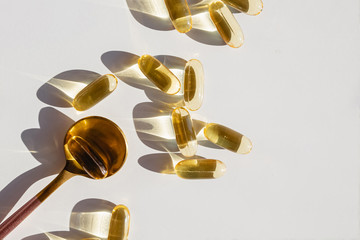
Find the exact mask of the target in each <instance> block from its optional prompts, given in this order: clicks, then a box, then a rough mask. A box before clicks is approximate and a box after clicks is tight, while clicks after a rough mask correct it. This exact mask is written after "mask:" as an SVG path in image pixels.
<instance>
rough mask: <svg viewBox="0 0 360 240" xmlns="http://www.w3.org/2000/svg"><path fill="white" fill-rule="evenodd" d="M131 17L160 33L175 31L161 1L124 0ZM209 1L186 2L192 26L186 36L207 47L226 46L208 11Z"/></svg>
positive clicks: (193, 0) (190, 0)
mask: <svg viewBox="0 0 360 240" xmlns="http://www.w3.org/2000/svg"><path fill="white" fill-rule="evenodd" d="M126 2H127V5H128V8H129V10H130V13H131V15H132V16H133V17H134V18H135V20H136V21H138V22H139V23H140V24H142V25H144V26H146V27H148V28H151V29H154V30H160V31H170V30H175V28H174V27H173V25H172V23H171V20H170V18H169V13H168V11H167V8H166V5H165V2H164V1H163V0H126ZM209 2H210V1H209V0H200V1H199V0H188V4H189V8H190V12H191V15H192V21H193V26H192V29H191V30H190V31H189V32H187V33H186V35H187V36H188V37H190V38H192V39H193V40H195V41H197V42H200V43H203V44H207V45H226V43H225V42H224V41H223V40H222V38H221V36H220V34H219V33H218V32H217V29H216V27H215V25H214V24H213V23H212V21H211V19H210V15H209V11H208V4H209Z"/></svg>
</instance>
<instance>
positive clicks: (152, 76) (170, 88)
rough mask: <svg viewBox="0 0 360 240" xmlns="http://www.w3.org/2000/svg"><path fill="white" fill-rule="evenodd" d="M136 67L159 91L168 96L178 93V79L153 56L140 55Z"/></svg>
mask: <svg viewBox="0 0 360 240" xmlns="http://www.w3.org/2000/svg"><path fill="white" fill-rule="evenodd" d="M138 65H139V68H140V70H141V71H142V73H143V74H144V75H145V76H146V77H147V78H148V79H149V80H150V81H151V82H152V83H153V84H154V85H155V86H157V87H158V88H159V89H160V90H161V91H163V92H165V93H167V94H170V95H174V94H176V93H178V92H179V91H180V81H179V79H178V78H177V77H176V76H175V75H174V74H173V73H172V72H171V71H170V70H169V69H168V68H167V67H165V66H164V65H163V64H162V63H161V62H160V61H159V60H157V59H156V58H154V57H153V56H150V55H142V56H141V57H140V58H139V60H138Z"/></svg>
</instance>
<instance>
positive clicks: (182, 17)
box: [165, 0, 192, 33]
mask: <svg viewBox="0 0 360 240" xmlns="http://www.w3.org/2000/svg"><path fill="white" fill-rule="evenodd" d="M165 4H166V8H167V10H168V12H169V15H170V19H171V22H172V24H173V25H174V27H175V28H176V30H178V31H179V32H181V33H186V32H188V31H190V29H191V27H192V18H191V13H190V8H189V5H188V3H187V1H186V0H165Z"/></svg>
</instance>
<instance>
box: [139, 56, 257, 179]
mask: <svg viewBox="0 0 360 240" xmlns="http://www.w3.org/2000/svg"><path fill="white" fill-rule="evenodd" d="M138 66H139V68H140V70H141V71H142V72H143V74H144V75H145V76H146V77H147V78H148V79H149V80H150V81H151V82H152V83H153V84H154V85H155V86H157V87H158V88H159V89H160V90H161V91H163V92H165V93H167V94H170V95H174V94H176V93H178V92H179V91H180V89H181V83H180V81H179V79H178V78H177V77H176V76H175V75H174V74H173V73H172V72H171V71H170V70H169V69H168V68H167V67H166V66H165V65H163V64H162V63H161V62H160V61H159V60H157V59H156V58H155V57H152V56H150V55H143V56H141V57H140V58H139V60H138ZM183 84H184V103H185V104H184V105H185V106H184V107H177V108H175V109H174V110H173V111H172V114H171V119H172V125H173V129H174V133H175V138H176V143H177V146H178V148H179V150H180V152H181V153H182V154H183V155H184V156H185V157H188V158H191V157H193V156H195V154H196V152H197V147H198V142H197V137H196V132H195V130H194V127H193V122H192V119H191V116H190V113H189V111H188V110H187V109H189V110H191V111H196V110H198V109H199V108H200V107H201V105H202V102H203V96H204V71H203V67H202V64H201V62H200V61H199V60H196V59H191V60H189V61H188V62H187V63H186V65H185V70H184V81H183ZM204 135H205V137H206V138H207V139H208V140H209V141H210V142H212V143H214V144H216V145H218V146H220V147H222V148H225V149H228V150H230V151H233V152H236V153H241V154H246V153H249V152H250V151H251V148H252V143H251V141H250V140H249V139H248V138H247V137H245V136H244V135H242V134H241V133H238V132H236V131H234V130H232V129H230V128H228V127H225V126H223V125H220V124H217V123H207V124H206V125H205V127H204ZM174 169H175V173H176V174H177V175H178V176H179V177H182V178H187V179H201V178H208V179H209V178H218V177H221V176H222V175H223V174H224V173H225V171H226V166H225V164H224V163H223V162H221V161H219V160H215V159H188V160H182V161H180V162H178V163H177V164H176V166H175V168H174Z"/></svg>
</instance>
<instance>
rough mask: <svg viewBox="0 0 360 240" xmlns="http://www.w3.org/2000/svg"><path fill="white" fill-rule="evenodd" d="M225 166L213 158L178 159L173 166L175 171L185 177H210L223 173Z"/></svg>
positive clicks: (219, 175) (217, 176) (216, 176)
mask: <svg viewBox="0 0 360 240" xmlns="http://www.w3.org/2000/svg"><path fill="white" fill-rule="evenodd" d="M225 171H226V166H225V164H224V163H223V162H221V161H219V160H215V159H190V160H183V161H180V162H179V163H178V164H176V166H175V173H176V174H177V175H178V176H179V177H181V178H187V179H209V178H210V179H211V178H219V177H221V176H222V175H224V173H225Z"/></svg>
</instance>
